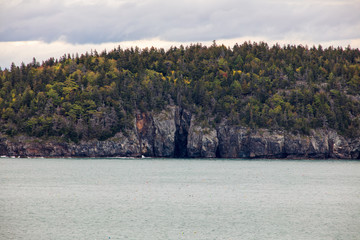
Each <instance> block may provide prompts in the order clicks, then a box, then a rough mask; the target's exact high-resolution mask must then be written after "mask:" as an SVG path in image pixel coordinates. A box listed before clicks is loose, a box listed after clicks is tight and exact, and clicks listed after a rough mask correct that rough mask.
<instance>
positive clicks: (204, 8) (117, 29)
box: [0, 0, 360, 69]
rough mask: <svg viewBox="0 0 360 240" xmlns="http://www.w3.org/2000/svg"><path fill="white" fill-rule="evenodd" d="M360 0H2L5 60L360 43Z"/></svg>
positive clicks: (1, 62)
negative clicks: (193, 47) (133, 50)
mask: <svg viewBox="0 0 360 240" xmlns="http://www.w3.org/2000/svg"><path fill="white" fill-rule="evenodd" d="M359 13H360V0H221V1H219V0H11V1H9V0H0V67H1V68H2V69H4V68H9V67H10V65H11V63H12V62H14V63H15V64H16V65H19V64H21V62H24V63H25V64H27V63H30V62H31V61H32V59H33V57H35V58H36V60H37V61H39V62H40V63H41V61H43V60H46V59H49V58H50V57H54V58H59V57H61V56H63V55H64V54H67V53H70V54H73V53H79V54H82V53H85V52H86V51H88V52H90V51H91V50H94V49H96V50H97V51H98V52H102V51H103V50H104V49H107V50H111V49H114V48H116V47H117V46H119V45H120V46H121V47H123V48H127V47H131V46H138V47H140V48H144V47H151V46H155V47H162V48H165V49H166V48H169V47H170V46H179V45H181V44H183V45H189V44H191V43H202V44H203V45H210V44H212V41H213V40H216V42H217V43H218V44H224V45H226V46H230V47H232V46H233V45H234V44H235V43H239V44H242V43H243V42H244V41H251V42H260V41H264V42H267V43H268V44H269V45H272V44H276V43H279V44H280V45H284V44H285V45H286V44H295V45H299V44H302V45H308V46H313V45H315V46H318V45H319V44H321V45H323V46H324V47H328V46H334V47H338V46H341V47H347V46H348V45H350V46H351V47H352V48H360V14H359Z"/></svg>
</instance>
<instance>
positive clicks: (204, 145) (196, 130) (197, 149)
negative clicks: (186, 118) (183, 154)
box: [187, 118, 219, 158]
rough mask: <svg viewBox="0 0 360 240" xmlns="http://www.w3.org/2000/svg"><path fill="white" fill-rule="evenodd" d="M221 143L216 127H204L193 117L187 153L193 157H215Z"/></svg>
mask: <svg viewBox="0 0 360 240" xmlns="http://www.w3.org/2000/svg"><path fill="white" fill-rule="evenodd" d="M218 145H219V140H218V138H217V133H216V130H215V129H210V128H202V127H201V126H198V125H196V123H195V119H194V118H191V124H190V128H189V134H188V141H187V154H188V157H191V158H215V157H216V151H217V148H218Z"/></svg>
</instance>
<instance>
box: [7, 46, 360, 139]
mask: <svg viewBox="0 0 360 240" xmlns="http://www.w3.org/2000/svg"><path fill="white" fill-rule="evenodd" d="M168 105H178V106H181V107H183V108H185V109H187V110H189V111H191V112H192V113H193V114H195V116H196V117H197V119H198V122H199V123H201V124H204V125H208V126H212V127H215V126H217V125H218V124H221V123H226V124H231V125H242V126H248V127H251V128H268V129H274V130H285V131H291V132H294V133H300V134H309V132H310V130H311V129H317V128H325V129H334V130H336V131H337V132H338V133H340V134H342V135H343V136H346V137H350V138H355V137H359V135H360V51H359V49H353V48H351V47H347V48H341V47H338V48H333V47H328V48H323V47H322V46H320V45H319V46H318V47H315V46H313V47H311V48H309V47H308V46H302V45H299V46H295V45H286V46H280V45H278V44H276V45H274V46H269V45H268V44H266V43H264V42H260V43H251V42H244V43H243V44H241V45H238V44H236V45H234V46H233V47H232V48H230V47H225V46H224V45H217V44H216V42H214V44H213V45H212V46H209V47H207V46H203V45H201V44H194V45H190V46H186V47H184V46H180V47H171V48H170V49H168V50H164V49H162V48H160V49H158V48H154V47H152V48H144V49H139V48H138V47H135V48H128V49H123V48H121V47H120V46H119V47H118V48H115V49H113V50H112V51H109V52H106V51H103V52H101V53H100V54H99V53H98V52H96V51H93V52H91V53H86V54H82V55H80V56H79V55H78V54H76V55H75V56H74V55H70V54H68V55H64V56H63V57H61V58H59V59H54V58H50V59H48V60H46V61H44V62H42V63H41V64H40V63H38V62H37V61H36V60H35V59H34V60H33V61H32V62H31V63H29V64H27V65H25V64H24V63H22V64H21V65H20V66H16V65H15V64H12V65H11V67H10V69H5V70H1V69H0V123H1V129H0V131H1V132H2V133H3V134H5V135H8V136H15V135H19V134H26V135H29V136H36V137H44V138H49V137H54V138H60V139H63V140H66V141H74V142H77V141H79V140H82V139H83V140H89V139H98V140H105V139H107V138H109V137H112V136H114V134H115V133H117V132H119V131H123V132H126V131H125V130H126V129H131V128H132V127H133V125H134V124H133V120H134V116H135V114H136V113H138V112H147V111H161V110H162V109H164V108H166V106H168Z"/></svg>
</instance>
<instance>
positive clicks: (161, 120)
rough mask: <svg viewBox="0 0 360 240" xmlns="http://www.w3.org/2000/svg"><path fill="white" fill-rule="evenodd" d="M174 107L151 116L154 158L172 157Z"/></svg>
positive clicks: (173, 148) (173, 145)
mask: <svg viewBox="0 0 360 240" xmlns="http://www.w3.org/2000/svg"><path fill="white" fill-rule="evenodd" d="M175 111H176V109H175V107H170V108H168V109H167V110H165V111H162V112H160V113H158V114H154V115H153V121H154V156H155V157H174V153H175V132H176V125H175Z"/></svg>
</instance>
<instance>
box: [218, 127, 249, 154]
mask: <svg viewBox="0 0 360 240" xmlns="http://www.w3.org/2000/svg"><path fill="white" fill-rule="evenodd" d="M217 136H218V139H219V148H218V157H221V158H246V157H249V148H248V130H247V129H246V128H243V127H237V126H227V125H220V127H219V128H218V129H217Z"/></svg>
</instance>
